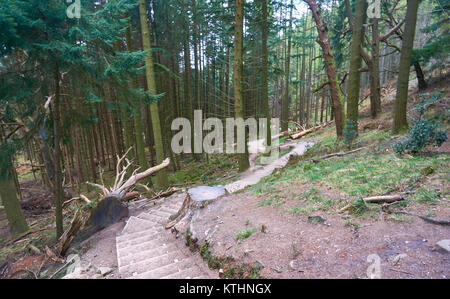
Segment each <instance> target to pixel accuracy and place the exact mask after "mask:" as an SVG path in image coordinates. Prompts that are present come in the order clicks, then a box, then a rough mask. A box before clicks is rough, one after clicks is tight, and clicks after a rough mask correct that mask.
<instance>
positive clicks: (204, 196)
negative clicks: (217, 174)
mask: <svg viewBox="0 0 450 299" xmlns="http://www.w3.org/2000/svg"><path fill="white" fill-rule="evenodd" d="M225 193H226V190H225V188H223V187H208V186H200V187H195V188H191V189H189V190H188V194H189V196H190V197H191V199H192V200H193V201H197V202H203V201H208V200H216V199H217V198H219V197H221V196H223V195H225Z"/></svg>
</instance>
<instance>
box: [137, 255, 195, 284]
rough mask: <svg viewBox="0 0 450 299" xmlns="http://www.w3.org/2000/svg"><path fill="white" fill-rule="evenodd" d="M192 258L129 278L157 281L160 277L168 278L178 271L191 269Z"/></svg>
mask: <svg viewBox="0 0 450 299" xmlns="http://www.w3.org/2000/svg"><path fill="white" fill-rule="evenodd" d="M194 260H195V259H194V258H186V259H183V260H179V261H178V262H174V263H171V264H168V265H166V266H163V267H160V268H157V269H153V270H150V271H147V272H144V273H141V274H137V275H134V276H132V277H129V278H133V279H158V278H161V277H165V276H168V275H170V274H173V273H178V272H180V271H183V270H184V269H186V268H189V267H192V264H193V263H194Z"/></svg>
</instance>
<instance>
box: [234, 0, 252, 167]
mask: <svg viewBox="0 0 450 299" xmlns="http://www.w3.org/2000/svg"><path fill="white" fill-rule="evenodd" d="M244 1H245V0H236V4H235V24H234V66H233V67H234V70H233V79H234V82H233V84H234V109H235V110H234V115H235V118H236V119H238V118H242V119H244V118H245V112H244V107H245V103H244V97H243V91H242V89H243V88H242V73H243V63H242V58H243V34H244ZM244 134H246V133H244ZM237 156H238V162H239V171H241V172H243V171H245V170H247V169H248V168H249V167H250V162H249V160H248V151H247V138H246V137H245V153H239V154H237Z"/></svg>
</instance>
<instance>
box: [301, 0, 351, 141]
mask: <svg viewBox="0 0 450 299" xmlns="http://www.w3.org/2000/svg"><path fill="white" fill-rule="evenodd" d="M304 1H305V2H306V3H307V4H308V6H309V8H310V10H311V12H312V15H313V18H314V21H315V23H316V27H317V33H318V35H319V39H318V40H317V42H318V44H319V45H320V46H321V48H322V51H323V58H324V60H325V69H326V72H327V76H328V80H329V81H330V93H331V99H332V101H333V114H334V119H335V122H336V135H337V136H338V137H339V138H341V137H342V136H343V128H344V125H343V124H344V120H345V112H344V109H343V97H342V93H341V90H340V88H339V82H338V77H337V72H336V66H335V62H334V56H333V53H332V52H331V46H330V41H329V39H328V34H327V28H326V25H325V24H324V23H323V21H322V18H321V17H320V12H319V9H318V7H317V3H316V1H315V0H304Z"/></svg>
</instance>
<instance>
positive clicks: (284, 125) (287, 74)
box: [281, 0, 294, 132]
mask: <svg viewBox="0 0 450 299" xmlns="http://www.w3.org/2000/svg"><path fill="white" fill-rule="evenodd" d="M293 8H294V3H293V0H291V9H290V15H289V28H288V30H286V31H285V32H286V33H287V35H288V42H287V50H286V61H285V63H286V64H285V68H284V72H285V89H284V99H283V106H282V107H283V111H282V117H281V119H282V123H281V131H282V132H285V131H287V130H288V125H289V87H290V84H289V81H290V66H291V33H292V11H293Z"/></svg>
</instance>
